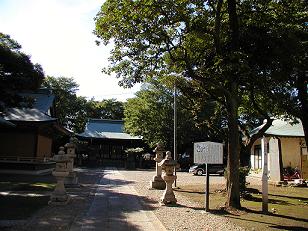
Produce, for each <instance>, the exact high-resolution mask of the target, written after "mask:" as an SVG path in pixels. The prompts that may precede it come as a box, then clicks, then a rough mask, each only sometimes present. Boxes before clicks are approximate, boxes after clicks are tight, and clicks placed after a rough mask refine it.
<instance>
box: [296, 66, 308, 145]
mask: <svg viewBox="0 0 308 231" xmlns="http://www.w3.org/2000/svg"><path fill="white" fill-rule="evenodd" d="M307 79H308V77H307V74H306V73H305V71H301V72H300V73H299V76H298V80H297V90H298V98H299V101H300V104H301V108H300V110H301V111H300V119H301V121H302V124H303V129H304V134H305V141H306V146H307V147H308V113H307V111H308V93H307V90H308V89H307V84H308V80H307Z"/></svg>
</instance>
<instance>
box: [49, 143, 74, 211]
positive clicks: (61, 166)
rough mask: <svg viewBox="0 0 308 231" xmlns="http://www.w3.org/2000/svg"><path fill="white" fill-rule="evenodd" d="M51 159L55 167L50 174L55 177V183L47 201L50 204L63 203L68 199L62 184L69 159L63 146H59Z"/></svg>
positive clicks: (66, 173) (66, 174) (66, 172)
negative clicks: (58, 149) (56, 153)
mask: <svg viewBox="0 0 308 231" xmlns="http://www.w3.org/2000/svg"><path fill="white" fill-rule="evenodd" d="M53 159H54V161H55V162H56V169H55V170H54V171H53V172H52V175H53V176H55V177H56V179H57V185H56V188H55V190H54V191H53V193H52V195H51V196H50V201H49V202H48V203H49V204H51V205H65V204H67V203H68V202H69V200H70V198H69V196H68V195H67V193H66V190H65V186H64V180H65V178H66V177H67V176H68V175H69V172H68V168H67V164H68V162H69V161H70V160H69V157H68V156H67V155H66V154H65V152H64V147H60V151H59V153H58V155H55V156H54V158H53Z"/></svg>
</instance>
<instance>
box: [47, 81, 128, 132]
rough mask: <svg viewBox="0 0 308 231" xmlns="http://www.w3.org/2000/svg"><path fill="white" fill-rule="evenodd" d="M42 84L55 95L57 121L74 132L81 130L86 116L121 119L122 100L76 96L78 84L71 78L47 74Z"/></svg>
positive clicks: (86, 118)
mask: <svg viewBox="0 0 308 231" xmlns="http://www.w3.org/2000/svg"><path fill="white" fill-rule="evenodd" d="M42 85H43V86H44V87H46V88H50V89H52V90H53V93H54V94H55V96H56V100H55V111H56V117H57V118H58V120H59V122H60V123H61V124H62V125H64V126H65V127H67V128H69V129H71V130H73V131H74V132H77V133H80V132H82V131H83V130H84V127H85V124H86V122H87V120H88V118H99V119H123V111H124V109H123V103H122V102H118V101H116V100H114V99H111V100H102V101H95V100H94V99H91V100H88V99H86V97H83V96H77V95H76V92H77V90H78V88H79V85H78V83H76V82H75V80H74V79H73V78H68V77H53V76H47V78H46V79H45V81H44V82H43V84H42Z"/></svg>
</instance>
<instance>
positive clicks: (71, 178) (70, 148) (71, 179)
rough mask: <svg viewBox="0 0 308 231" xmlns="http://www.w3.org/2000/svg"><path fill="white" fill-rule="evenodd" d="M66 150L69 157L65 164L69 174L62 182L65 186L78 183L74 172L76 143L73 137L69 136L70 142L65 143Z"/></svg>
mask: <svg viewBox="0 0 308 231" xmlns="http://www.w3.org/2000/svg"><path fill="white" fill-rule="evenodd" d="M65 148H66V152H67V155H68V157H69V160H70V161H69V162H68V164H67V168H68V172H69V175H68V176H67V177H66V178H65V180H64V183H65V185H67V186H75V185H78V178H77V176H76V172H74V159H75V158H76V152H75V150H76V144H75V139H74V138H73V137H71V138H70V142H69V143H67V144H65Z"/></svg>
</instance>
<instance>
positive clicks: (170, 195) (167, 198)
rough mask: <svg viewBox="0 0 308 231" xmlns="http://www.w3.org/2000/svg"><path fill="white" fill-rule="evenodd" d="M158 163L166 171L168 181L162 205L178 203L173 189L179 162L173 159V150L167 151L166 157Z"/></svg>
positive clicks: (165, 177)
mask: <svg viewBox="0 0 308 231" xmlns="http://www.w3.org/2000/svg"><path fill="white" fill-rule="evenodd" d="M158 165H159V166H161V167H162V169H163V170H164V171H165V175H164V176H163V179H164V181H165V182H166V189H165V191H164V193H163V195H162V197H161V199H160V200H161V201H160V203H161V204H162V205H163V204H164V205H166V204H176V202H177V200H176V198H175V195H174V192H173V189H172V184H173V182H174V181H175V179H176V176H175V175H173V173H174V168H176V167H177V165H178V164H177V162H176V161H175V160H173V159H172V157H171V152H169V151H168V152H167V153H166V157H165V159H163V160H162V161H161V162H160V163H159V164H158Z"/></svg>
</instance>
